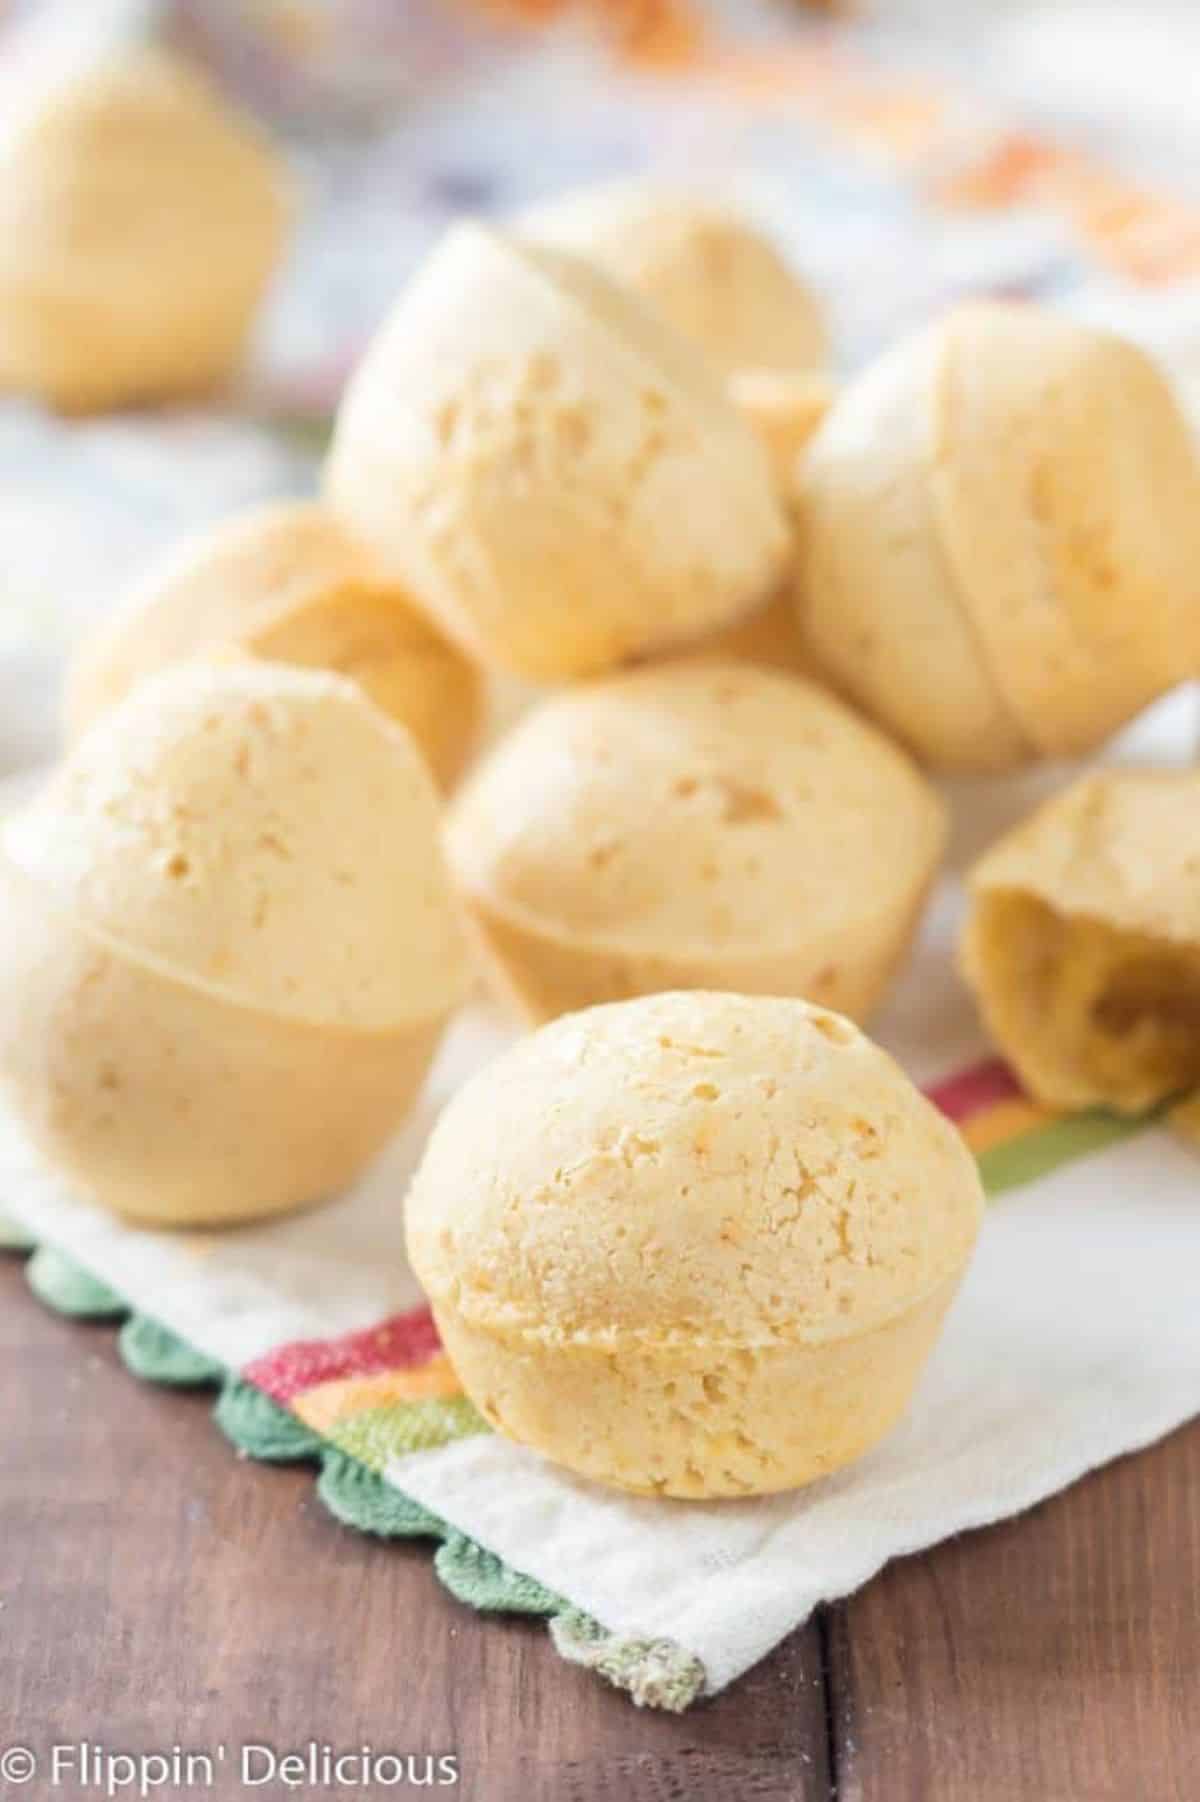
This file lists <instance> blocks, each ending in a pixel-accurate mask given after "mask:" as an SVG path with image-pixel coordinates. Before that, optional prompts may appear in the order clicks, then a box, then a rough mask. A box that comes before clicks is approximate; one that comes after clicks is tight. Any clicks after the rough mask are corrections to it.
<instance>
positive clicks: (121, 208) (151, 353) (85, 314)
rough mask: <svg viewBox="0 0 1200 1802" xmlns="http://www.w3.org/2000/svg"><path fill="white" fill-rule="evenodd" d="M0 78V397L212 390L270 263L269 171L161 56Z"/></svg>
mask: <svg viewBox="0 0 1200 1802" xmlns="http://www.w3.org/2000/svg"><path fill="white" fill-rule="evenodd" d="M6 82H7V86H8V89H11V88H12V87H13V86H18V87H20V88H21V89H22V92H21V93H20V95H19V97H11V96H10V98H11V99H12V104H8V103H7V102H6V107H5V114H6V122H7V129H6V131H5V134H4V142H3V147H2V148H0V386H3V387H5V388H10V389H17V390H19V391H22V392H26V393H31V394H35V395H37V396H39V397H40V398H42V399H44V400H46V401H47V402H49V403H50V405H52V406H54V407H57V408H60V409H62V410H63V411H66V412H83V411H93V410H97V409H101V408H105V407H117V406H124V405H128V404H129V403H131V402H142V401H158V400H167V399H172V398H174V397H176V396H179V395H187V394H193V393H196V392H199V391H203V390H204V389H207V388H210V387H212V386H213V385H214V384H216V383H217V382H219V381H220V380H222V378H223V377H225V376H226V375H227V374H228V373H229V371H230V370H231V368H232V367H233V365H234V364H235V363H236V361H237V360H238V357H239V355H240V353H241V350H242V346H243V343H244V341H245V338H246V334H247V331H248V329H249V327H250V323H251V320H252V318H253V316H254V313H255V310H256V309H257V307H258V304H259V302H260V300H261V299H262V296H263V293H264V291H265V289H266V286H267V283H268V281H269V279H270V277H271V275H272V273H273V271H274V269H275V265H276V263H277V261H278V259H279V255H280V251H281V248H282V243H283V235H284V230H285V223H286V210H287V209H286V203H285V199H284V183H283V179H282V165H281V164H280V163H279V162H278V161H277V159H276V157H275V156H274V154H273V152H272V151H271V149H270V148H269V146H268V145H267V144H266V142H265V140H263V139H262V138H261V137H260V136H259V134H258V132H257V131H256V130H255V128H254V127H253V125H252V124H251V123H250V121H249V120H247V119H243V118H240V117H238V116H236V115H235V114H234V113H233V112H232V111H231V109H230V108H229V106H228V105H227V104H226V102H225V101H224V100H223V99H221V98H220V97H218V95H217V94H216V93H215V92H214V91H213V90H212V89H211V88H210V87H209V86H208V84H207V83H206V82H205V81H204V80H203V78H202V77H201V76H200V75H199V74H198V73H195V72H194V71H193V70H191V69H190V68H188V67H186V66H185V65H184V64H182V63H180V62H178V61H176V60H174V59H173V58H171V57H169V56H168V55H167V54H165V53H164V52H161V51H158V50H151V49H141V50H137V49H133V50H128V51H126V52H124V53H120V54H109V55H103V56H101V57H99V58H98V59H97V60H95V61H93V62H90V63H87V64H86V65H85V66H83V67H81V68H78V69H74V70H73V71H72V72H71V73H70V74H69V75H65V76H64V77H63V79H61V80H58V79H51V80H48V81H44V82H43V81H41V80H40V79H39V78H37V77H36V76H35V75H33V74H32V73H31V75H30V76H29V78H28V80H27V79H26V78H25V76H24V74H23V72H22V70H21V69H20V68H19V67H18V68H13V69H10V70H9V71H8V72H7V74H6ZM31 84H32V85H31Z"/></svg>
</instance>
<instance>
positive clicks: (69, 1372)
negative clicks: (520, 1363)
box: [0, 1258, 1200, 1802]
mask: <svg viewBox="0 0 1200 1802" xmlns="http://www.w3.org/2000/svg"><path fill="white" fill-rule="evenodd" d="M0 1359H2V1361H3V1368H4V1371H5V1377H4V1382H3V1385H2V1386H0V1435H2V1437H0V1444H2V1445H3V1446H4V1450H5V1456H4V1459H3V1462H0V1603H2V1604H3V1608H2V1612H0V1739H4V1738H8V1739H10V1740H11V1739H16V1738H20V1739H21V1740H22V1741H23V1742H25V1743H28V1744H30V1745H33V1746H35V1747H39V1748H41V1747H45V1746H47V1745H49V1744H50V1743H52V1742H53V1741H56V1740H57V1741H60V1742H62V1741H68V1742H69V1741H73V1740H77V1739H91V1740H102V1741H103V1743H104V1744H105V1745H107V1746H109V1747H110V1748H113V1749H119V1750H135V1751H136V1750H146V1749H150V1748H157V1747H162V1746H166V1747H169V1746H171V1745H172V1744H174V1743H176V1742H178V1743H181V1744H184V1745H189V1746H192V1747H195V1748H198V1749H208V1748H210V1747H212V1746H213V1745H215V1744H216V1743H217V1742H218V1741H222V1740H223V1741H224V1742H225V1743H226V1744H228V1745H231V1746H237V1745H238V1744H240V1743H242V1742H245V1741H247V1740H254V1741H258V1742H262V1743H266V1744H269V1745H273V1746H276V1747H284V1746H296V1747H302V1746H303V1745H304V1744H305V1742H306V1741H307V1740H309V1739H310V1738H315V1739H317V1740H318V1741H328V1742H330V1743H331V1744H335V1745H338V1746H342V1747H353V1746H356V1745H359V1744H362V1743H364V1742H366V1743H370V1744H372V1745H374V1746H375V1747H377V1748H387V1749H392V1750H398V1751H404V1752H414V1753H421V1752H425V1751H439V1752H440V1751H451V1750H453V1751H454V1752H456V1753H457V1754H458V1756H459V1758H460V1760H461V1766H462V1771H463V1781H462V1783H461V1785H460V1786H459V1787H458V1788H457V1789H455V1790H445V1791H443V1792H442V1793H443V1794H457V1795H461V1796H464V1797H469V1798H474V1799H476V1802H541V1798H546V1799H547V1802H785V1799H786V1802H832V1799H833V1798H835V1797H836V1798H837V1802H1143V1799H1145V1802H1196V1799H1197V1798H1200V1601H1198V1599H1197V1598H1198V1597H1200V1424H1197V1425H1196V1426H1195V1427H1193V1428H1191V1429H1190V1430H1188V1431H1185V1432H1182V1433H1178V1434H1176V1435H1175V1436H1174V1437H1173V1438H1172V1439H1170V1440H1168V1441H1166V1442H1165V1443H1164V1444H1162V1445H1160V1446H1158V1447H1156V1448H1154V1449H1152V1450H1151V1451H1149V1452H1146V1453H1143V1454H1142V1455H1141V1456H1139V1457H1137V1458H1130V1459H1124V1460H1122V1461H1121V1462H1119V1463H1117V1464H1115V1465H1112V1466H1110V1467H1109V1468H1108V1469H1106V1470H1104V1471H1100V1472H1098V1473H1096V1474H1095V1475H1094V1476H1092V1477H1090V1478H1088V1479H1087V1480H1086V1481H1085V1482H1083V1483H1081V1484H1079V1485H1077V1486H1076V1487H1075V1488H1074V1489H1072V1490H1070V1491H1068V1492H1067V1493H1066V1494H1065V1495H1063V1496H1059V1497H1057V1498H1055V1499H1054V1500H1053V1501H1050V1502H1048V1503H1046V1504H1044V1505H1043V1506H1042V1507H1041V1508H1038V1509H1035V1510H1034V1511H1033V1512H1032V1513H1031V1514H1029V1515H1027V1516H1025V1517H1023V1518H1022V1519H1019V1520H1016V1521H1010V1522H1007V1523H1004V1524H1002V1525H1000V1526H998V1527H994V1528H991V1529H989V1530H988V1531H987V1532H983V1533H975V1534H970V1535H967V1536H965V1537H963V1538H961V1539H958V1540H955V1541H951V1542H949V1543H947V1544H945V1545H943V1546H940V1547H937V1548H936V1549H935V1550H934V1551H932V1552H930V1553H927V1554H925V1555H923V1556H921V1557H919V1558H911V1559H908V1560H905V1561H904V1562H902V1563H900V1564H896V1565H893V1566H891V1567H890V1568H889V1569H888V1570H887V1571H885V1572H884V1573H883V1575H882V1576H881V1577H879V1578H878V1579H877V1580H876V1581H875V1582H874V1583H872V1584H871V1585H870V1586H869V1587H868V1588H867V1589H865V1590H864V1591H863V1592H862V1593H861V1594H860V1595H858V1596H856V1597H853V1598H851V1600H850V1601H848V1602H847V1603H845V1604H843V1605H841V1606H839V1607H837V1608H834V1609H830V1610H828V1611H826V1613H825V1615H824V1616H823V1617H822V1619H821V1621H820V1622H818V1623H817V1624H816V1625H814V1626H813V1627H811V1628H810V1629H808V1630H807V1631H804V1632H801V1633H798V1634H794V1635H793V1636H792V1638H791V1639H790V1640H788V1641H787V1642H786V1644H785V1645H784V1646H782V1647H781V1648H780V1650H779V1651H778V1652H777V1653H776V1654H775V1655H774V1656H773V1657H772V1658H770V1659H768V1660H767V1661H766V1662H764V1663H763V1664H762V1665H760V1666H759V1667H758V1668H757V1669H756V1670H755V1671H753V1672H752V1673H751V1674H750V1675H749V1676H748V1677H747V1678H745V1679H744V1680H743V1681H742V1682H740V1683H738V1684H735V1685H734V1687H733V1688H732V1689H731V1690H729V1691H727V1692H726V1693H725V1694H724V1695H723V1696H721V1697H718V1698H717V1699H716V1700H715V1701H713V1702H711V1703H708V1704H705V1705H703V1706H701V1707H700V1708H697V1709H694V1710H692V1711H691V1712H690V1713H689V1714H687V1715H684V1716H682V1717H678V1718H674V1717H669V1716H661V1715H655V1714H651V1713H647V1712H639V1711H636V1710H634V1709H633V1708H632V1707H631V1705H630V1704H629V1703H628V1702H627V1701H626V1700H625V1699H624V1698H623V1697H621V1696H618V1695H617V1694H616V1693H615V1692H613V1691H612V1690H610V1689H609V1688H608V1687H607V1686H606V1685H605V1684H603V1683H602V1682H601V1681H600V1680H599V1679H597V1678H596V1677H594V1676H592V1675H590V1674H588V1673H586V1672H582V1671H578V1670H574V1669H572V1668H571V1667H570V1666H568V1665H566V1664H564V1663H562V1662H561V1660H560V1659H559V1658H558V1657H557V1655H556V1654H555V1653H554V1651H553V1650H552V1648H551V1646H550V1644H549V1640H548V1637H547V1634H546V1631H545V1628H544V1627H543V1626H542V1625H541V1624H540V1623H535V1622H522V1621H513V1620H506V1619H496V1618H491V1619H486V1620H485V1619H481V1618H480V1617H478V1616H476V1615H474V1614H472V1613H471V1611H470V1610H468V1609H466V1608H464V1607H462V1606H460V1605H459V1604H457V1603H456V1602H454V1601H453V1600H452V1599H451V1598H450V1597H449V1596H447V1595H446V1593H445V1592H444V1591H443V1590H442V1589H441V1587H440V1586H439V1585H438V1583H437V1582H436V1581H435V1579H434V1577H433V1575H432V1572H431V1570H430V1568H429V1556H428V1550H427V1548H424V1547H412V1546H406V1545H386V1546H385V1545H380V1544H378V1543H376V1542H372V1541H370V1540H368V1539H365V1538H363V1537H362V1536H361V1535H359V1534H356V1533H353V1532H350V1531H348V1530H347V1529H345V1528H342V1527H339V1526H338V1525H337V1524H336V1523H335V1522H334V1521H333V1520H331V1519H330V1518H329V1517H328V1516H327V1515H326V1514H325V1512H324V1510H323V1509H322V1507H321V1505H320V1503H319V1502H318V1501H317V1500H316V1497H315V1495H314V1492H313V1484H312V1475H311V1473H310V1472H309V1471H307V1470H275V1469H268V1468H265V1467H262V1466H257V1465H253V1464H249V1463H246V1462H244V1461H241V1460H239V1459H238V1458H237V1457H236V1456H235V1454H234V1453H233V1452H232V1451H231V1449H230V1448H229V1447H228V1446H227V1445H226V1443H225V1442H224V1440H223V1439H222V1438H221V1437H220V1435H219V1434H218V1433H217V1431H216V1429H215V1427H214V1426H213V1424H212V1422H211V1420H210V1419H209V1417H208V1416H209V1407H210V1400H209V1398H207V1397H205V1396H188V1395H181V1394H178V1393H170V1392H167V1391H163V1390H156V1389H153V1388H150V1387H148V1386H145V1385H142V1384H139V1383H137V1382H136V1381H135V1380H134V1379H133V1378H132V1377H131V1376H129V1375H128V1373H127V1372H126V1371H125V1370H124V1369H123V1367H122V1366H121V1365H120V1363H119V1361H118V1359H117V1356H116V1351H115V1345H114V1334H113V1332H112V1331H111V1329H108V1328H100V1327H86V1326H78V1325H72V1324H71V1323H68V1322H66V1321H63V1320H60V1319H58V1318H56V1317H55V1316H53V1315H51V1314H48V1313H46V1312H45V1311H44V1310H43V1309H42V1308H41V1307H39V1306H38V1305H37V1304H36V1303H35V1302H34V1301H33V1299H32V1298H31V1297H30V1296H29V1295H28V1293H27V1292H26V1290H25V1285H24V1280H23V1275H22V1272H21V1269H20V1267H19V1265H18V1264H17V1263H16V1261H15V1260H10V1259H3V1258H0ZM829 1752H831V1757H830V1756H828V1755H827V1754H828V1753H829ZM21 1793H22V1794H24V1795H27V1796H29V1797H30V1798H34V1797H37V1796H40V1795H42V1794H45V1795H47V1796H48V1795H49V1794H50V1793H51V1792H49V1791H48V1790H38V1789H37V1788H36V1787H32V1786H31V1787H30V1788H29V1789H27V1790H25V1791H23V1792H21ZM69 1793H70V1792H69V1791H66V1790H58V1791H55V1792H54V1794H55V1795H56V1796H65V1795H68V1794H69ZM208 1793H209V1794H210V1795H213V1796H215V1797H217V1798H218V1802H223V1799H224V1798H235V1797H241V1796H244V1795H246V1794H248V1793H249V1794H255V1793H256V1794H264V1793H268V1792H266V1791H264V1790H258V1791H250V1792H247V1791H245V1790H243V1789H242V1788H241V1787H240V1785H239V1784H238V1782H237V1780H236V1777H235V1775H234V1774H232V1773H231V1774H229V1775H227V1776H225V1775H222V1776H220V1777H219V1778H218V1784H217V1787H216V1788H214V1789H213V1790H211V1791H209V1792H208ZM280 1793H282V1792H280ZM305 1793H308V1794H316V1793H335V1792H332V1791H331V1792H324V1791H311V1790H310V1791H307V1792H305ZM336 1793H338V1794H341V1795H343V1796H344V1795H346V1794H350V1793H354V1792H348V1791H346V1790H340V1791H338V1792H336ZM380 1793H382V1792H380ZM392 1793H394V1792H392ZM15 1794H16V1792H14V1795H15Z"/></svg>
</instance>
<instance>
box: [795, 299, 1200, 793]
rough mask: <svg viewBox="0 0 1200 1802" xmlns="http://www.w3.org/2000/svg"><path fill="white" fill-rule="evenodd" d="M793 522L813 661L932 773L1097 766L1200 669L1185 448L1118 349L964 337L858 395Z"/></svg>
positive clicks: (1187, 441) (972, 326)
mask: <svg viewBox="0 0 1200 1802" xmlns="http://www.w3.org/2000/svg"><path fill="white" fill-rule="evenodd" d="M799 506H800V527H801V531H800V544H801V571H800V579H799V583H798V606H799V610H800V619H801V625H802V630H803V634H804V637H805V640H806V642H807V644H808V646H809V648H810V650H811V652H812V654H813V656H814V658H815V659H816V661H817V663H818V664H819V665H820V666H821V667H823V668H824V669H825V670H826V672H827V674H828V675H829V677H830V678H831V679H832V680H833V681H834V682H835V683H836V684H837V685H838V686H839V687H840V688H842V689H843V690H844V691H845V692H846V693H847V694H848V695H849V696H850V697H851V698H852V699H854V700H855V701H857V702H858V703H859V704H860V705H861V706H862V707H864V708H865V709H866V710H867V711H868V712H869V713H871V714H872V715H873V716H874V717H875V718H876V719H878V720H879V721H881V722H882V723H883V724H884V725H886V726H888V727H889V728H890V729H891V730H892V731H893V732H895V733H896V734H897V735H898V736H899V737H901V738H902V739H903V740H905V742H906V743H907V744H908V745H909V746H910V747H911V748H912V749H913V750H914V751H915V752H917V754H918V755H919V756H921V757H922V758H923V759H925V760H927V761H928V762H929V763H931V764H934V765H935V766H938V767H940V768H943V769H953V770H964V771H988V770H991V771H999V770H1004V769H1009V768H1012V767H1014V766H1015V765H1018V764H1021V763H1025V762H1029V761H1032V760H1034V759H1037V758H1041V757H1058V756H1073V755H1076V754H1079V753H1082V752H1085V751H1087V750H1089V749H1091V748H1092V747H1094V746H1095V745H1098V744H1100V743H1101V742H1102V741H1103V740H1104V739H1105V738H1107V737H1108V736H1109V735H1110V734H1111V733H1112V732H1114V731H1115V730H1116V729H1117V727H1119V726H1121V725H1123V724H1124V723H1125V722H1126V721H1127V720H1129V719H1131V718H1132V717H1133V715H1134V714H1136V713H1137V712H1138V711H1139V710H1140V709H1141V708H1143V707H1144V706H1145V705H1146V704H1147V703H1148V702H1150V701H1152V700H1154V699H1155V697H1156V696H1158V695H1160V694H1162V693H1163V692H1164V691H1165V690H1167V689H1168V688H1170V687H1172V686H1173V685H1174V684H1175V683H1177V682H1180V681H1182V680H1183V679H1184V678H1185V677H1188V676H1190V675H1191V674H1193V673H1194V671H1195V670H1196V668H1197V663H1198V659H1200V480H1198V477H1197V466H1196V457H1195V452H1194V450H1193V446H1192V442H1191V437H1190V434H1189V431H1188V428H1187V425H1186V423H1185V421H1184V418H1183V415H1182V413H1181V412H1180V410H1179V408H1178V407H1177V406H1176V404H1175V401H1174V399H1173V398H1172V395H1171V392H1170V389H1169V388H1168V386H1167V383H1166V381H1165V380H1164V378H1163V376H1162V375H1161V374H1160V373H1159V371H1158V370H1157V369H1156V368H1155V366H1154V364H1153V363H1151V362H1150V360H1149V359H1148V358H1147V357H1146V356H1145V355H1144V354H1143V353H1142V352H1141V351H1140V350H1138V349H1136V348H1135V347H1134V346H1133V345H1131V344H1127V343H1124V342H1123V341H1122V340H1121V339H1120V338H1117V337H1114V336H1112V335H1111V334H1109V333H1107V332H1101V331H1096V330H1093V329H1092V328H1090V327H1087V326H1083V325H1079V324H1076V323H1074V322H1073V321H1071V320H1068V319H1065V318H1060V317H1057V316H1056V315H1054V314H1052V313H1047V312H1043V311H1040V310H1039V309H1037V308H1035V307H1031V306H1016V305H1001V304H998V303H997V304H979V305H971V306H966V307H963V308H960V309H958V310H957V311H955V312H953V313H951V314H949V315H948V316H947V317H946V318H945V319H944V320H943V321H942V322H941V323H940V324H939V325H937V326H935V327H934V328H933V329H932V330H931V331H928V332H926V333H925V334H924V335H922V336H921V337H919V338H917V339H915V340H912V341H909V342H906V343H903V344H901V345H900V346H898V347H897V348H896V349H894V350H892V351H890V352H889V353H888V354H887V355H886V356H885V357H884V358H882V359H881V361H880V362H878V363H877V364H875V365H874V366H873V367H871V368H870V369H869V370H867V371H866V373H865V374H864V375H862V376H861V377H860V378H859V379H858V380H857V381H855V382H852V383H851V384H850V385H849V387H848V388H846V389H845V390H843V392H842V394H841V395H840V397H839V398H838V400H837V401H836V403H835V405H834V406H833V408H832V410H831V411H830V413H829V415H828V417H827V418H826V420H825V422H824V424H823V425H822V427H821V428H820V430H819V431H818V432H817V434H816V436H815V438H814V439H813V440H812V443H811V444H810V446H809V449H808V453H807V456H806V458H805V459H804V461H803V478H802V482H801V488H800V494H799Z"/></svg>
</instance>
